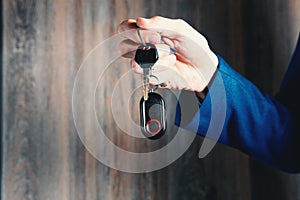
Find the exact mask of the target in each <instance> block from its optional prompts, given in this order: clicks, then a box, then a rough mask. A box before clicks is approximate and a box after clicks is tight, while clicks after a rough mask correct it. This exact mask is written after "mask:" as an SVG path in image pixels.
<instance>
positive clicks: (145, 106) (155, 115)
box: [140, 92, 167, 139]
mask: <svg viewBox="0 0 300 200" xmlns="http://www.w3.org/2000/svg"><path fill="white" fill-rule="evenodd" d="M140 125H141V130H142V133H143V134H144V136H145V137H147V138H149V139H159V138H161V137H162V136H163V135H164V134H165V132H166V129H167V123H166V108H165V102H164V99H163V98H162V97H161V96H160V95H159V94H157V93H154V92H150V93H149V97H148V100H145V99H144V98H143V97H142V98H141V100H140Z"/></svg>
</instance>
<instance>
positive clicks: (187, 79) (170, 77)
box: [118, 16, 218, 92]
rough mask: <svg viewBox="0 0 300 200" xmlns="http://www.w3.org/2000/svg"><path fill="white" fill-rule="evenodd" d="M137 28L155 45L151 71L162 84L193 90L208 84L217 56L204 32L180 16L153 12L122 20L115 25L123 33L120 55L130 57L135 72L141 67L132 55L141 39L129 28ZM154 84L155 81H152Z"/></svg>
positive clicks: (201, 88) (213, 71)
mask: <svg viewBox="0 0 300 200" xmlns="http://www.w3.org/2000/svg"><path fill="white" fill-rule="evenodd" d="M136 28H140V29H141V31H140V32H141V35H142V38H143V39H144V41H145V42H146V43H152V44H155V45H156V46H157V49H158V52H159V60H158V61H157V62H156V64H155V65H154V67H153V69H154V70H153V75H154V76H156V77H158V79H159V81H160V83H162V85H165V87H166V88H170V89H180V90H182V89H184V90H190V91H195V92H202V91H203V90H204V89H205V88H206V87H207V86H208V84H209V82H210V81H211V79H212V77H213V75H214V73H215V71H216V68H217V65H218V59H217V56H216V55H215V54H214V53H213V52H212V51H211V50H210V48H209V45H208V42H207V40H206V38H205V37H204V36H202V35H201V34H200V33H199V32H197V31H196V30H195V29H194V28H192V27H191V26H190V25H189V24H187V23H186V22H185V21H183V20H181V19H168V18H163V17H158V16H156V17H152V18H150V19H146V18H137V19H136V20H134V19H129V20H126V21H124V22H122V23H121V24H120V25H119V27H118V31H119V32H120V33H123V35H124V40H123V41H122V42H121V44H120V52H121V54H122V55H123V57H126V58H130V59H132V67H133V70H135V71H136V72H137V73H141V72H142V70H141V68H140V67H139V66H138V65H137V63H136V62H135V61H134V60H133V58H134V54H135V50H136V49H137V47H138V46H139V45H140V44H141V41H140V39H139V37H138V35H137V31H128V30H132V29H136ZM166 45H168V46H169V47H172V48H173V49H175V50H176V53H175V54H170V52H169V51H168V49H169V48H166ZM166 49H167V50H166ZM153 84H157V83H155V81H153Z"/></svg>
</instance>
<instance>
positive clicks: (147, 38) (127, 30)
mask: <svg viewBox="0 0 300 200" xmlns="http://www.w3.org/2000/svg"><path fill="white" fill-rule="evenodd" d="M138 28H139V27H138V26H137V24H136V20H134V19H129V20H125V21H123V22H122V23H121V24H120V25H119V27H118V33H119V34H121V35H122V37H124V38H125V39H129V40H131V41H133V42H135V43H138V44H141V40H140V38H139V36H138V33H137V31H136V30H137V29H138ZM140 34H141V36H142V38H143V40H144V42H146V43H152V44H157V43H160V42H161V36H160V34H159V33H157V32H155V31H151V30H142V29H140Z"/></svg>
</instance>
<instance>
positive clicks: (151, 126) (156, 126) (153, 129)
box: [146, 119, 161, 135]
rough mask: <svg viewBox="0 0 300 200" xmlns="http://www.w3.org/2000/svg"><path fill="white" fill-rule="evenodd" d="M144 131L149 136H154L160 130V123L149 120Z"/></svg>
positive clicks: (155, 120)
mask: <svg viewBox="0 0 300 200" xmlns="http://www.w3.org/2000/svg"><path fill="white" fill-rule="evenodd" d="M146 130H147V131H148V133H149V134H151V135H155V134H157V133H159V132H160V130H161V123H160V121H158V120H157V119H150V120H149V121H147V123H146Z"/></svg>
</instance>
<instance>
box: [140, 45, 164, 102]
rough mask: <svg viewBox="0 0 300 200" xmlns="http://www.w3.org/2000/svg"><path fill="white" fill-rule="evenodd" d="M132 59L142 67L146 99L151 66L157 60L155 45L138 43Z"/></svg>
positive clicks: (146, 97) (145, 97)
mask: <svg viewBox="0 0 300 200" xmlns="http://www.w3.org/2000/svg"><path fill="white" fill-rule="evenodd" d="M134 60H135V62H136V63H137V64H138V65H139V66H140V67H141V68H142V69H143V90H144V99H145V100H147V99H148V90H149V79H150V73H151V68H152V67H153V65H154V64H155V63H156V61H157V60H158V52H157V49H156V47H155V45H153V44H149V43H145V44H142V45H140V46H139V47H138V49H137V51H136V54H135V58H134Z"/></svg>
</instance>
